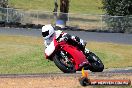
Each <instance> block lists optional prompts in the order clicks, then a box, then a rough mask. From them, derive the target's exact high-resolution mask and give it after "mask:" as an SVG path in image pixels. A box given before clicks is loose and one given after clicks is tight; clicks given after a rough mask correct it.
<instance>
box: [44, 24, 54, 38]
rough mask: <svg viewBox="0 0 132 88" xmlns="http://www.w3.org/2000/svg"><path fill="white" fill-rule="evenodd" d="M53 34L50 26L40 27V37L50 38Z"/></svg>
mask: <svg viewBox="0 0 132 88" xmlns="http://www.w3.org/2000/svg"><path fill="white" fill-rule="evenodd" d="M54 33H55V30H54V28H53V27H52V26H51V24H48V25H45V26H43V27H42V36H43V37H44V39H48V38H50V37H51V36H52V35H53V34H54Z"/></svg>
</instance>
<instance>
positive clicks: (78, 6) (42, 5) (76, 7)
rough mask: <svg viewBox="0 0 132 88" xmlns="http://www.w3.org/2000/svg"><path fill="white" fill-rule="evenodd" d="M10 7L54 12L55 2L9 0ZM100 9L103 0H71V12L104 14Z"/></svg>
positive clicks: (46, 0) (49, 0) (47, 0)
mask: <svg viewBox="0 0 132 88" xmlns="http://www.w3.org/2000/svg"><path fill="white" fill-rule="evenodd" d="M59 1H60V0H58V2H59ZM9 6H11V7H15V8H20V9H25V10H41V11H53V9H54V0H21V1H19V0H9ZM100 7H102V3H101V0H70V10H69V11H70V12H71V13H81V14H82V13H90V14H102V13H103V11H102V10H101V9H99V8H100Z"/></svg>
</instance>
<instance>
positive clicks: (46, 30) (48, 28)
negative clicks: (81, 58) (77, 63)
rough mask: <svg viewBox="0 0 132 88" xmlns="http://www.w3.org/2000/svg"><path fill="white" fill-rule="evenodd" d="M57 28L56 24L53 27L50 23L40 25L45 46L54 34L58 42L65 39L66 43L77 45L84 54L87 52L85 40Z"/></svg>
mask: <svg viewBox="0 0 132 88" xmlns="http://www.w3.org/2000/svg"><path fill="white" fill-rule="evenodd" d="M58 29H61V28H60V27H58V26H55V27H53V26H52V25H51V24H48V25H45V26H43V27H42V36H43V39H44V44H45V46H46V47H48V45H50V43H51V42H52V40H53V38H54V36H56V39H57V41H58V42H61V41H66V42H67V43H69V44H72V45H73V46H77V47H78V48H79V49H80V50H81V51H82V52H83V53H84V54H87V53H88V51H87V50H86V49H85V45H86V42H84V41H83V40H82V39H80V38H79V37H77V36H71V35H70V34H68V33H65V32H63V31H60V30H58ZM55 30H58V31H55ZM47 58H48V57H47ZM86 64H87V63H86Z"/></svg>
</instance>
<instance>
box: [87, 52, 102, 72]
mask: <svg viewBox="0 0 132 88" xmlns="http://www.w3.org/2000/svg"><path fill="white" fill-rule="evenodd" d="M87 59H88V61H89V62H90V64H91V66H90V67H89V70H90V71H92V72H102V71H103V70H104V65H103V63H102V61H101V60H100V59H99V57H98V56H96V55H95V54H94V53H92V52H90V53H89V54H88V56H87Z"/></svg>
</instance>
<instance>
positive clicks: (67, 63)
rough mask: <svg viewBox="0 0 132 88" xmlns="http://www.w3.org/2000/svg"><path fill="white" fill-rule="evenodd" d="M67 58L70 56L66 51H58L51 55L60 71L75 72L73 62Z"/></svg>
mask: <svg viewBox="0 0 132 88" xmlns="http://www.w3.org/2000/svg"><path fill="white" fill-rule="evenodd" d="M62 52H63V54H62ZM69 58H71V56H70V55H69V54H68V53H66V52H65V51H59V52H57V53H56V54H55V56H54V57H53V61H54V63H55V65H56V66H57V67H58V68H59V69H60V70H61V71H62V72H64V73H75V72H76V70H75V67H74V64H73V63H72V61H71V60H70V59H69Z"/></svg>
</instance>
